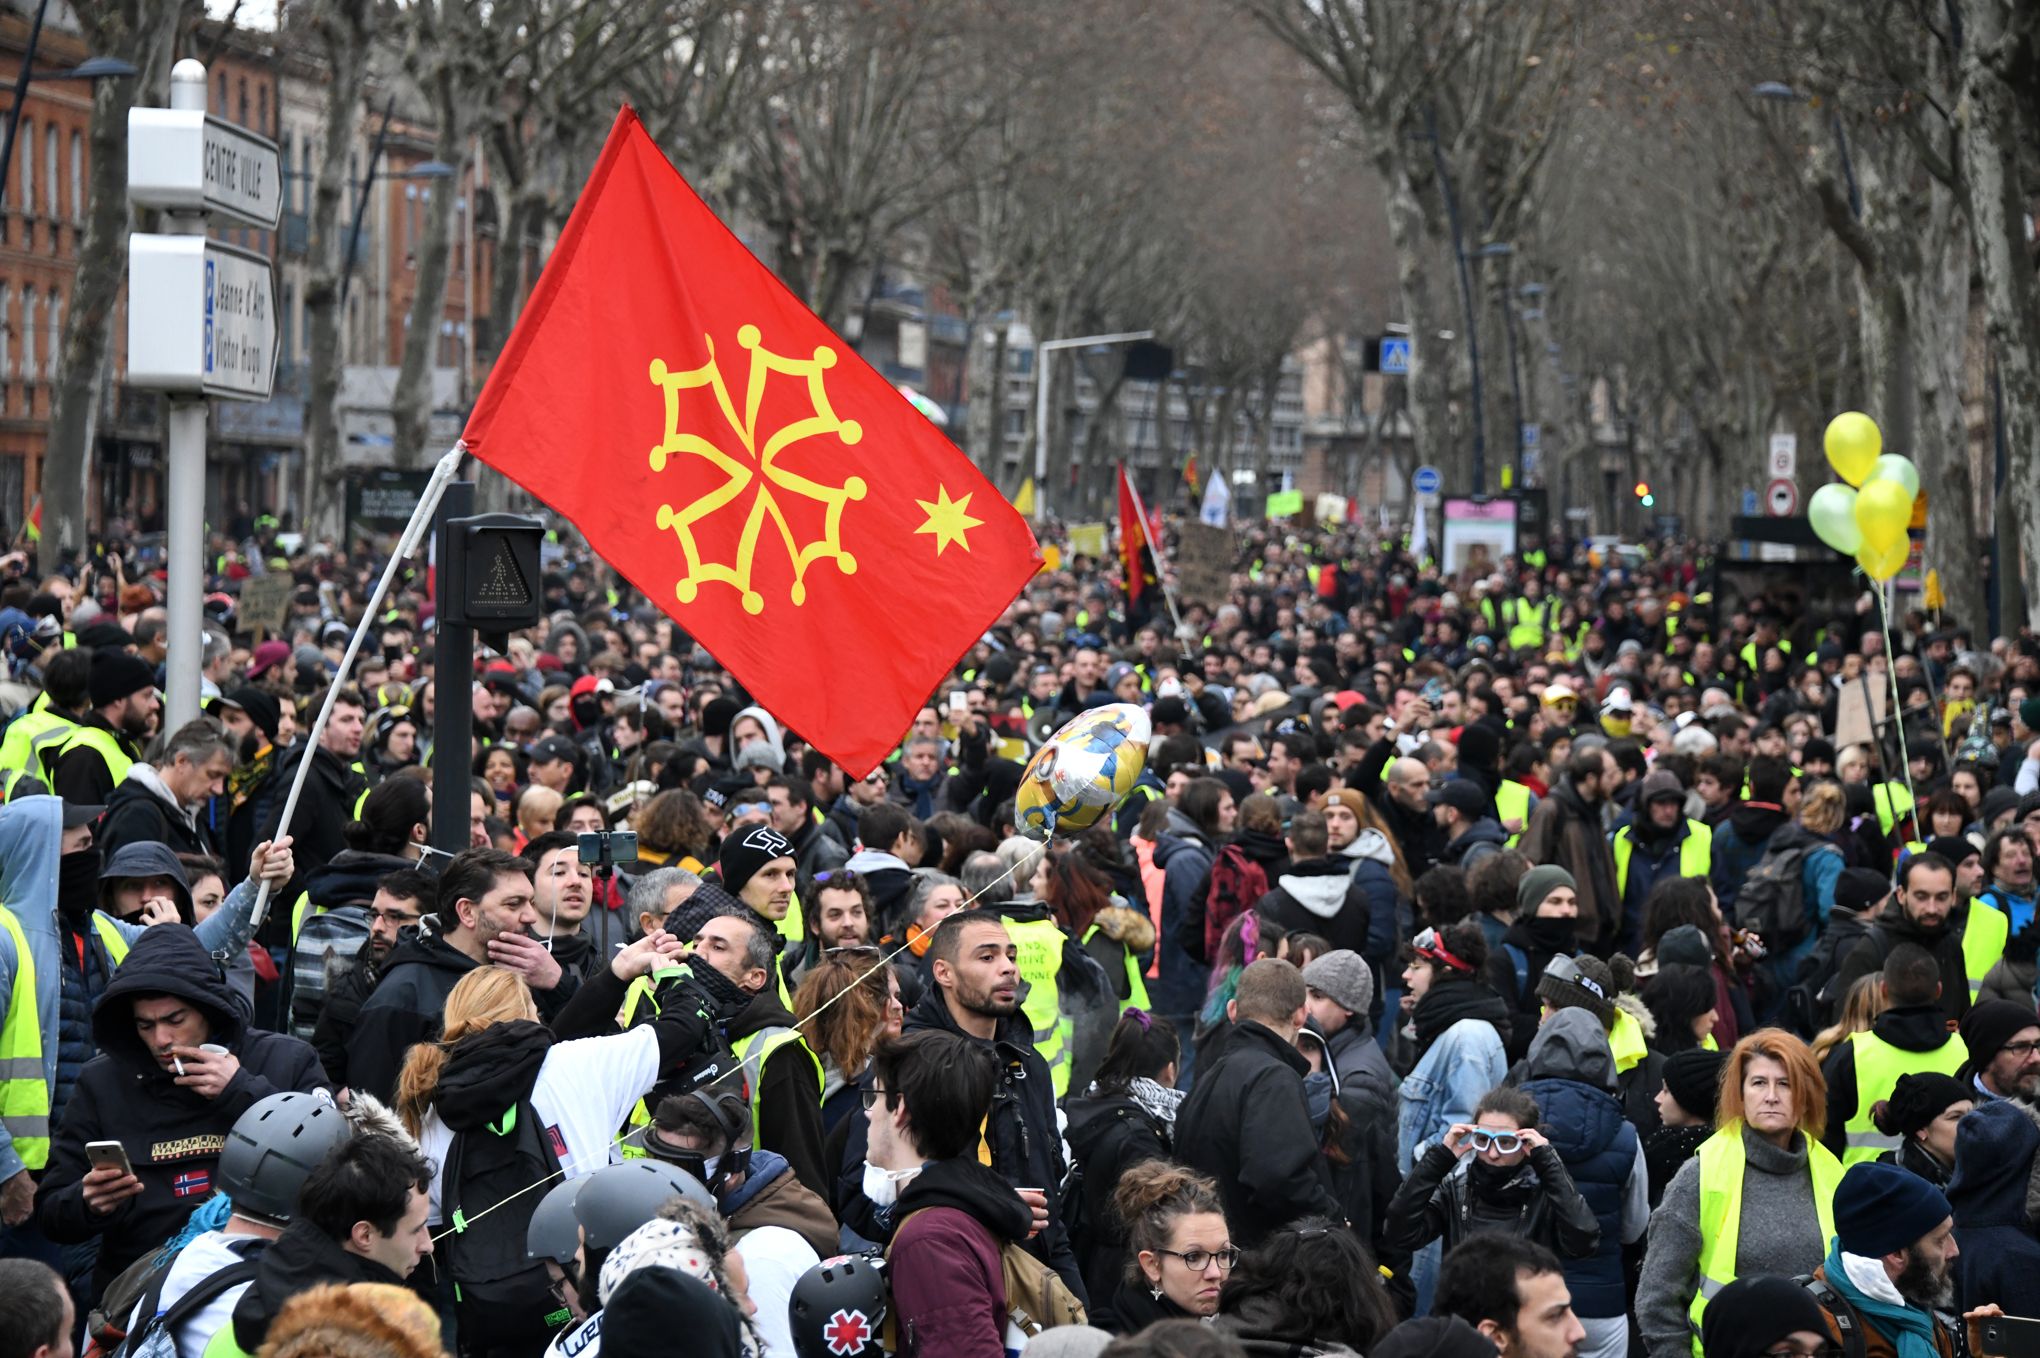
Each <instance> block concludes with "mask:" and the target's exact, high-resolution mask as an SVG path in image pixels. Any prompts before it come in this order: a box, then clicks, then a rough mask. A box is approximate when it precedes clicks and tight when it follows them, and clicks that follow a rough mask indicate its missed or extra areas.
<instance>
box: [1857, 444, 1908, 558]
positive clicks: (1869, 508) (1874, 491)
mask: <svg viewBox="0 0 2040 1358" xmlns="http://www.w3.org/2000/svg"><path fill="white" fill-rule="evenodd" d="M1872 461H1873V462H1874V461H1875V459H1874V458H1873V459H1872ZM1912 501H1913V497H1912V496H1911V495H1909V494H1907V493H1906V489H1905V487H1904V486H1903V485H1901V484H1899V483H1898V482H1896V481H1866V482H1864V483H1863V488H1862V489H1861V490H1859V491H1857V492H1856V527H1858V528H1860V529H1862V530H1863V541H1864V543H1865V544H1866V545H1868V546H1873V547H1889V546H1891V545H1892V544H1894V543H1897V544H1899V545H1901V546H1902V545H1903V544H1904V543H1905V529H1906V525H1907V524H1909V523H1911V522H1912Z"/></svg>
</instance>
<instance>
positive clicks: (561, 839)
mask: <svg viewBox="0 0 2040 1358" xmlns="http://www.w3.org/2000/svg"><path fill="white" fill-rule="evenodd" d="M520 856H521V857H522V858H523V859H524V861H525V862H527V863H529V864H531V903H532V906H533V907H534V908H535V909H536V910H537V911H538V923H537V924H535V925H533V926H532V932H533V933H534V934H535V935H537V937H538V940H539V941H540V942H541V943H543V944H545V946H546V947H547V948H549V949H551V950H552V955H553V961H555V962H557V963H559V964H560V966H561V967H562V968H563V969H564V970H566V971H568V972H570V973H571V974H573V975H575V976H577V977H579V978H580V979H582V980H584V981H585V980H587V979H588V977H589V975H590V974H592V973H593V972H594V971H595V970H596V969H597V968H599V967H606V966H608V965H609V959H610V958H612V957H614V956H616V949H615V948H614V947H612V946H610V945H611V944H621V943H624V942H626V941H627V940H626V939H625V937H624V933H623V927H622V921H623V916H622V914H621V912H618V911H614V910H604V911H602V912H601V913H602V914H603V915H604V916H605V917H606V919H605V920H604V923H605V924H610V928H608V929H607V930H605V932H607V933H608V934H609V935H610V936H609V937H606V938H604V937H598V936H597V935H596V934H595V932H594V931H593V930H592V929H590V928H587V927H585V926H587V925H588V924H589V923H590V921H589V916H588V912H589V909H590V908H591V907H592V906H593V905H594V902H595V873H594V870H593V869H591V868H590V867H589V866H588V865H587V864H586V863H583V862H582V861H581V847H580V837H579V836H578V835H575V834H572V833H571V832H569V831H566V830H554V831H551V832H549V833H547V834H543V835H540V836H539V837H538V838H537V839H534V840H532V841H531V842H530V843H529V844H526V845H525V846H524V852H523V854H522V855H520ZM612 921H613V923H611V922H612Z"/></svg>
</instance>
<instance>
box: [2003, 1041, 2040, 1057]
mask: <svg viewBox="0 0 2040 1358" xmlns="http://www.w3.org/2000/svg"><path fill="white" fill-rule="evenodd" d="M1998 1050H1999V1051H2001V1052H2005V1053H2007V1054H2009V1055H2012V1056H2031V1055H2032V1054H2033V1053H2034V1052H2036V1051H2040V1042H2007V1043H2005V1045H2004V1046H2002V1047H1999V1048H1998Z"/></svg>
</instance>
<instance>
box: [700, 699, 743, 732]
mask: <svg viewBox="0 0 2040 1358" xmlns="http://www.w3.org/2000/svg"><path fill="white" fill-rule="evenodd" d="M743 710H744V709H743V708H741V707H739V706H738V705H737V700H736V699H735V698H710V699H709V700H708V702H707V703H706V704H704V705H703V706H702V709H701V734H703V735H705V736H726V735H728V734H729V733H730V723H731V722H732V721H735V720H736V717H737V713H739V712H741V711H743Z"/></svg>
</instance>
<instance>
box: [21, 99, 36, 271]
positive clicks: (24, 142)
mask: <svg viewBox="0 0 2040 1358" xmlns="http://www.w3.org/2000/svg"><path fill="white" fill-rule="evenodd" d="M21 215H22V216H24V217H33V216H35V124H34V123H31V122H24V123H22V125H21ZM26 243H27V238H26V237H23V244H26Z"/></svg>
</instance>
